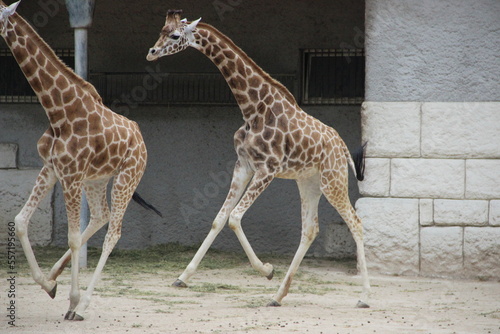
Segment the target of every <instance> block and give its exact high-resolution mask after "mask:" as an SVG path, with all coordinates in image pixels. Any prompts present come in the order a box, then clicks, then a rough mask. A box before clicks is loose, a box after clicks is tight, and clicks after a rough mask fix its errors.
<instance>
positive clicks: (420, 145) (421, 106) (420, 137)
mask: <svg viewBox="0 0 500 334" xmlns="http://www.w3.org/2000/svg"><path fill="white" fill-rule="evenodd" d="M419 109H420V112H419V121H420V127H419V136H418V140H419V145H418V154H419V157H420V158H422V118H423V117H422V114H423V109H424V103H423V102H422V103H420V108H419Z"/></svg>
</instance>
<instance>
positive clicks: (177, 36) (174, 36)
mask: <svg viewBox="0 0 500 334" xmlns="http://www.w3.org/2000/svg"><path fill="white" fill-rule="evenodd" d="M179 37H181V36H180V35H177V34H173V35H170V38H171V39H173V40H174V41H176V40H178V39H179Z"/></svg>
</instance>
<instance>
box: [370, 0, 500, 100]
mask: <svg viewBox="0 0 500 334" xmlns="http://www.w3.org/2000/svg"><path fill="white" fill-rule="evenodd" d="M423 22H424V23H423ZM499 54H500V1H498V0H477V1H469V0H459V1H457V0H443V1H434V0H424V1H414V0H383V1H380V0H367V1H366V88H365V90H366V94H365V97H366V100H367V101H496V100H499V99H500V90H499V89H498V78H500V66H499V63H500V60H499Z"/></svg>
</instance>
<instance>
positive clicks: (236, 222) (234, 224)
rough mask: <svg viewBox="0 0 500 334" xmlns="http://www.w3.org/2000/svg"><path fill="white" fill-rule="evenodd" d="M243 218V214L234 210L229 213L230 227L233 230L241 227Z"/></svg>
mask: <svg viewBox="0 0 500 334" xmlns="http://www.w3.org/2000/svg"><path fill="white" fill-rule="evenodd" d="M241 218H242V217H241V214H240V213H239V212H235V211H234V210H233V212H231V214H230V215H229V228H230V229H231V230H233V231H234V230H236V229H238V228H240V227H241Z"/></svg>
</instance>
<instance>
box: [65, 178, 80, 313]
mask: <svg viewBox="0 0 500 334" xmlns="http://www.w3.org/2000/svg"><path fill="white" fill-rule="evenodd" d="M61 184H62V186H63V193H64V201H65V204H66V213H67V215H68V246H69V249H70V251H71V288H70V292H69V309H68V312H67V313H66V315H65V316H64V319H65V320H82V319H83V318H82V319H80V318H79V317H77V316H76V314H75V312H74V310H75V308H76V306H77V305H78V303H79V301H80V289H79V282H78V275H79V270H80V263H79V256H78V253H79V252H80V248H81V244H82V237H81V235H80V205H81V201H82V183H81V182H75V181H73V180H69V181H68V180H66V181H62V182H61Z"/></svg>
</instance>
